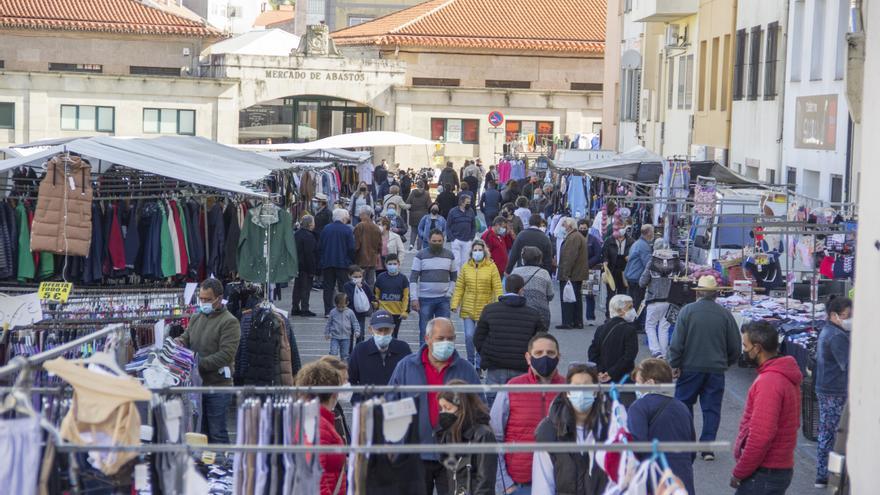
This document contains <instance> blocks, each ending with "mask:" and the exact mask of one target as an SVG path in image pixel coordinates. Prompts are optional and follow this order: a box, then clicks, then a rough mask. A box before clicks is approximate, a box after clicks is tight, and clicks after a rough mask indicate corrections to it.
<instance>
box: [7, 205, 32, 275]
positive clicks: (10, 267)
mask: <svg viewBox="0 0 880 495" xmlns="http://www.w3.org/2000/svg"><path fill="white" fill-rule="evenodd" d="M9 212H12V208H11V207H10V206H9V205H8V204H7V203H6V202H2V203H0V278H9V277H12V276H13V275H14V274H15V272H16V268H17V264H18V258H17V253H16V249H15V248H14V247H13V244H14V243H18V232H17V230H18V229H17V228H16V220H15V214H14V212H12V214H9ZM28 239H30V237H28ZM28 244H30V242H28Z"/></svg>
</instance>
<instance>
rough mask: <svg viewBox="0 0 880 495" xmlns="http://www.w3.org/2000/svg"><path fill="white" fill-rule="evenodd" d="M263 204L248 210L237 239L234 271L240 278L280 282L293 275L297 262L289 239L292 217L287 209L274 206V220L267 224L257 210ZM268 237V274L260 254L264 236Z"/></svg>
mask: <svg viewBox="0 0 880 495" xmlns="http://www.w3.org/2000/svg"><path fill="white" fill-rule="evenodd" d="M264 209H265V206H261V207H257V208H253V209H251V210H250V211H249V212H248V215H247V217H246V219H245V222H244V225H243V226H242V229H241V237H240V238H239V240H238V272H239V276H241V278H242V280H247V281H249V282H263V283H265V282H267V281H268V282H270V283H276V284H282V283H287V282H290V281H291V280H292V279H294V278H296V275H297V273H298V272H299V262H298V261H297V255H296V242H295V241H294V239H293V219H292V217H291V215H290V212H288V211H287V210H283V209H278V210H277V214H278V219H277V221H275V222H272V223H267V219H266V218H262V217H263V216H264V215H262V214H261V211H263V210H264ZM267 232H268V236H269V260H268V269H269V275H268V277H267V275H266V269H267V267H266V265H267V260H266V257H265V256H264V255H263V252H264V246H265V244H266V236H267Z"/></svg>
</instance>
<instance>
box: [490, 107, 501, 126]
mask: <svg viewBox="0 0 880 495" xmlns="http://www.w3.org/2000/svg"><path fill="white" fill-rule="evenodd" d="M489 123H490V124H492V126H493V127H498V126H499V125H501V124H503V123H504V114H503V113H501V112H499V111H498V110H493V111H492V112H490V113H489Z"/></svg>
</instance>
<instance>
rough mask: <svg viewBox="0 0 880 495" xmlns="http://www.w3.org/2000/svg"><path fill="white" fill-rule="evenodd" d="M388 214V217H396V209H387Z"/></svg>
mask: <svg viewBox="0 0 880 495" xmlns="http://www.w3.org/2000/svg"><path fill="white" fill-rule="evenodd" d="M388 216H389V217H392V218H393V217H396V216H397V210H388Z"/></svg>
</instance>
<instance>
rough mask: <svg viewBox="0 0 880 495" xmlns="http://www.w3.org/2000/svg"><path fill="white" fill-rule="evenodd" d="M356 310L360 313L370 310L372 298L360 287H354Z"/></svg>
mask: <svg viewBox="0 0 880 495" xmlns="http://www.w3.org/2000/svg"><path fill="white" fill-rule="evenodd" d="M354 310H355V312H358V313H366V312H367V311H369V310H370V300H369V298H367V293H366V292H364V289H362V288H360V287H355V288H354Z"/></svg>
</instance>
